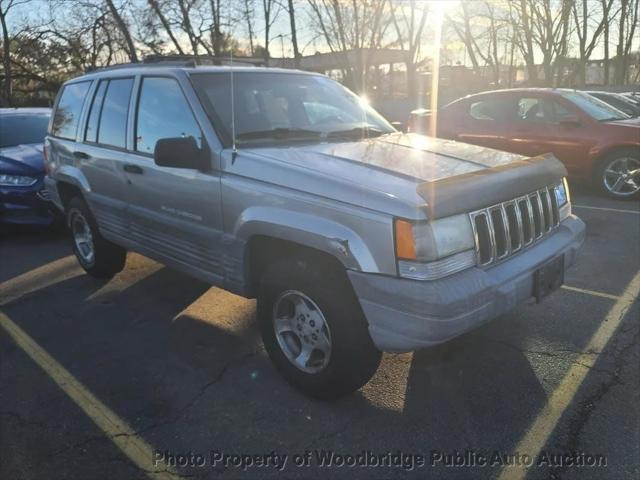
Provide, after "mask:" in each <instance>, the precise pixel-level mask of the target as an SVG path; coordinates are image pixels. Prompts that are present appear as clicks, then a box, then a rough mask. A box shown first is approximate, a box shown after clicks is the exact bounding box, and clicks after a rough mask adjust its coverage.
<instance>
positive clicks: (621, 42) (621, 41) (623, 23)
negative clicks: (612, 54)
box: [615, 0, 640, 85]
mask: <svg viewBox="0 0 640 480" xmlns="http://www.w3.org/2000/svg"><path fill="white" fill-rule="evenodd" d="M620 3H621V5H620V17H619V19H618V45H617V48H616V72H615V77H616V83H617V84H618V85H623V84H624V83H625V82H626V81H627V77H628V71H627V68H628V66H629V57H630V55H631V47H632V45H633V40H634V39H635V35H636V29H637V27H638V14H639V12H638V10H639V8H640V0H620Z"/></svg>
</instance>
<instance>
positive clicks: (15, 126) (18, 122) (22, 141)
mask: <svg viewBox="0 0 640 480" xmlns="http://www.w3.org/2000/svg"><path fill="white" fill-rule="evenodd" d="M48 125H49V115H43V114H39V115H37V114H34V115H27V114H20V115H0V148H5V147H14V146H16V145H29V144H33V143H42V142H44V137H45V135H46V134H47V126H48Z"/></svg>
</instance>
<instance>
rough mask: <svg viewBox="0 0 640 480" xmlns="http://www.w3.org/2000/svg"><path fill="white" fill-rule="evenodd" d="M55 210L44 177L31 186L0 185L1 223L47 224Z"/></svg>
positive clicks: (50, 221)
mask: <svg viewBox="0 0 640 480" xmlns="http://www.w3.org/2000/svg"><path fill="white" fill-rule="evenodd" d="M54 212H55V209H54V206H53V204H52V203H51V200H50V198H49V192H48V190H47V189H46V188H45V186H44V182H43V180H42V179H39V180H38V181H37V182H36V183H35V184H34V185H31V186H29V187H3V186H0V223H4V224H12V225H41V226H47V225H50V224H51V223H53V221H54V219H55V217H54Z"/></svg>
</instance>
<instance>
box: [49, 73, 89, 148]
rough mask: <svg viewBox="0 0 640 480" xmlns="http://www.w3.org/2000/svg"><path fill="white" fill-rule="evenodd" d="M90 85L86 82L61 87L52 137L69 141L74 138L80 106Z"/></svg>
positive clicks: (80, 110)
mask: <svg viewBox="0 0 640 480" xmlns="http://www.w3.org/2000/svg"><path fill="white" fill-rule="evenodd" d="M90 85H91V82H89V81H87V82H78V83H72V84H71V85H66V86H65V87H63V90H62V94H61V96H60V101H59V102H58V106H57V108H56V111H55V114H54V116H53V124H52V127H51V134H52V135H54V136H56V137H60V138H67V139H69V140H74V139H75V138H76V132H77V130H78V122H79V121H80V114H81V112H82V105H83V104H84V99H85V97H86V96H87V91H88V90H89V86H90Z"/></svg>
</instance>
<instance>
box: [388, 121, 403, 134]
mask: <svg viewBox="0 0 640 480" xmlns="http://www.w3.org/2000/svg"><path fill="white" fill-rule="evenodd" d="M391 126H392V127H393V128H395V129H396V130H398V131H399V132H404V131H405V128H404V123H402V122H391Z"/></svg>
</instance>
